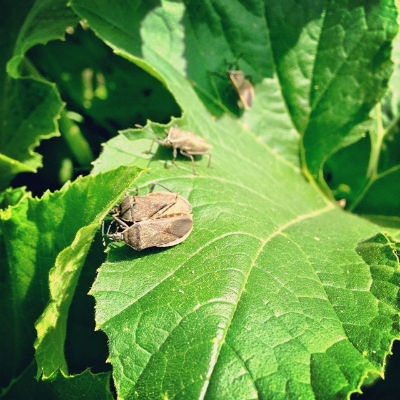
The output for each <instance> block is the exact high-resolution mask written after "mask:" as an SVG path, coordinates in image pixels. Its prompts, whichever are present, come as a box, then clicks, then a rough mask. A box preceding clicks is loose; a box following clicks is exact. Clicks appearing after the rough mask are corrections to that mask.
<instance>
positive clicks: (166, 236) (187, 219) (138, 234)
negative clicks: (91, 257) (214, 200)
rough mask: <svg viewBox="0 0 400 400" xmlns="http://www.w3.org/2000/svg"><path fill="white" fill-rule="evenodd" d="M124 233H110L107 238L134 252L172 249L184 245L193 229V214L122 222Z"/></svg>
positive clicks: (167, 215) (168, 215)
mask: <svg viewBox="0 0 400 400" xmlns="http://www.w3.org/2000/svg"><path fill="white" fill-rule="evenodd" d="M120 228H123V230H122V231H117V232H115V233H111V234H110V233H108V234H107V237H108V238H109V239H111V240H114V241H117V242H118V241H124V242H125V243H126V244H127V245H128V246H130V247H132V248H133V249H134V250H138V251H140V250H144V249H147V248H149V247H171V246H175V245H177V244H179V243H182V242H183V241H184V240H185V239H186V238H187V237H188V236H189V235H190V233H191V231H192V229H193V219H192V215H191V214H185V213H176V214H166V215H162V216H161V217H159V218H155V219H146V220H143V221H140V222H136V223H134V224H132V225H130V226H129V225H128V224H126V223H125V222H123V221H120Z"/></svg>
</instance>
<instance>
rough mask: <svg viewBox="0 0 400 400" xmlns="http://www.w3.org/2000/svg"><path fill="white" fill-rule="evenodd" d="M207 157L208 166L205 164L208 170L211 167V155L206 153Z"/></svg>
mask: <svg viewBox="0 0 400 400" xmlns="http://www.w3.org/2000/svg"><path fill="white" fill-rule="evenodd" d="M206 154H207V155H208V164H207V168H210V166H211V153H206Z"/></svg>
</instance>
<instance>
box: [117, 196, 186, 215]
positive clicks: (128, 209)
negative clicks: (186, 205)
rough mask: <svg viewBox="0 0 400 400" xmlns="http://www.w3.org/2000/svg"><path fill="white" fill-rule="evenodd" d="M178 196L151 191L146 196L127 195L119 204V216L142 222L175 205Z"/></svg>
mask: <svg viewBox="0 0 400 400" xmlns="http://www.w3.org/2000/svg"><path fill="white" fill-rule="evenodd" d="M177 197H178V195H177V194H175V193H166V192H155V193H149V194H147V195H145V196H126V197H125V198H124V200H123V201H122V203H121V204H120V206H119V218H121V219H122V220H124V221H129V222H140V221H143V220H146V219H149V218H153V217H156V215H157V213H160V212H162V211H163V210H166V209H168V208H169V207H171V206H173V205H174V204H175V203H176V201H177ZM179 197H180V196H179ZM184 212H185V211H184Z"/></svg>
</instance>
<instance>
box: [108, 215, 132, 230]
mask: <svg viewBox="0 0 400 400" xmlns="http://www.w3.org/2000/svg"><path fill="white" fill-rule="evenodd" d="M112 217H113V218H114V220H115V221H117V222H118V223H119V225H120V226H122V227H123V228H125V229H126V228H129V225H128V224H126V223H125V222H124V221H122V219H119V218H118V217H117V216H115V215H112Z"/></svg>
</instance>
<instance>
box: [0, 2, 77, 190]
mask: <svg viewBox="0 0 400 400" xmlns="http://www.w3.org/2000/svg"><path fill="white" fill-rule="evenodd" d="M2 9H3V10H4V12H2V13H1V19H0V36H1V38H2V41H3V42H2V51H1V55H0V88H1V94H0V119H1V121H2V124H1V128H0V190H1V189H4V188H6V187H7V185H8V183H9V182H10V180H11V179H12V178H13V177H14V175H16V174H18V173H19V172H35V171H36V169H37V168H38V167H40V166H41V156H40V155H39V154H36V153H34V151H33V150H34V148H35V147H36V146H37V145H38V144H39V142H40V140H41V139H46V138H49V137H51V136H55V135H58V134H59V133H58V128H57V123H56V120H57V118H58V116H59V114H60V111H61V109H62V107H63V104H62V102H61V99H60V96H59V94H58V92H57V90H56V88H55V86H54V85H52V84H50V83H49V82H47V81H45V80H44V79H41V78H40V77H38V76H37V74H36V72H35V71H32V69H31V68H30V65H29V64H24V65H23V69H24V74H25V75H29V77H24V78H22V76H21V62H22V61H23V58H24V54H25V52H26V51H27V50H28V49H29V48H31V47H33V46H34V45H36V44H39V43H46V42H48V41H49V40H53V39H60V38H63V37H64V33H65V29H66V28H67V27H68V26H69V25H71V24H74V23H75V21H76V16H75V15H74V14H73V13H72V11H71V10H70V9H68V8H67V7H66V2H65V0H45V1H36V2H33V1H31V0H28V1H22V2H15V1H6V2H5V3H4V4H2ZM10 58H11V59H10ZM7 61H9V63H8V64H7ZM6 64H7V68H6Z"/></svg>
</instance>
